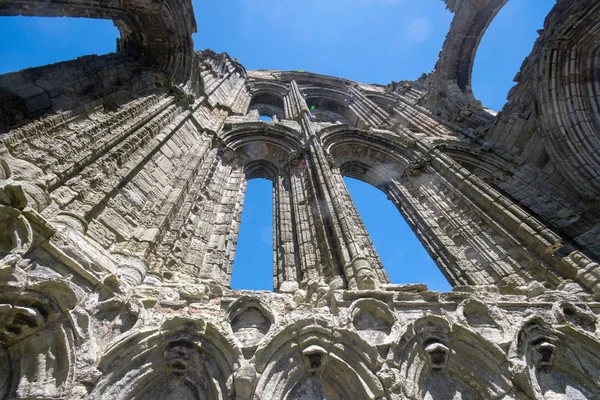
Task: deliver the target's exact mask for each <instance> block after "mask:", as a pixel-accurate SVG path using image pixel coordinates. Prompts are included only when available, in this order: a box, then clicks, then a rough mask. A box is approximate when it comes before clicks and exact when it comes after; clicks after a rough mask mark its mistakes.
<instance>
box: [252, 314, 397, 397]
mask: <svg viewBox="0 0 600 400" xmlns="http://www.w3.org/2000/svg"><path fill="white" fill-rule="evenodd" d="M332 329H333V327H332V326H331V325H330V323H329V321H326V320H321V319H318V318H316V319H315V318H311V319H308V320H300V321H296V322H295V323H294V324H293V325H292V326H288V327H287V328H285V329H283V330H281V331H279V332H277V333H276V334H275V335H274V336H273V337H272V338H271V340H270V341H269V342H268V343H267V344H265V345H263V346H260V347H259V348H258V350H257V351H256V354H255V356H254V358H253V359H252V362H253V363H254V365H256V370H257V372H258V373H259V374H260V379H259V380H258V383H257V385H256V389H255V392H254V398H255V399H257V400H258V399H260V400H266V399H269V400H280V399H281V400H283V399H286V400H287V399H289V400H291V399H296V398H306V399H315V400H316V399H323V398H325V396H326V398H328V399H329V398H331V399H340V400H341V399H357V400H366V399H375V398H380V397H382V396H384V394H385V392H384V389H383V387H382V385H381V382H380V381H379V379H378V378H377V376H376V375H375V373H374V372H373V371H375V370H377V367H378V364H377V357H378V353H377V350H376V349H375V348H374V347H371V346H369V345H367V344H366V342H364V341H363V340H362V339H361V338H360V337H359V336H358V335H357V334H356V333H354V332H351V331H349V330H345V329H336V330H335V332H332ZM303 396H304V397H303Z"/></svg>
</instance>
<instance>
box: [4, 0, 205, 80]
mask: <svg viewBox="0 0 600 400" xmlns="http://www.w3.org/2000/svg"><path fill="white" fill-rule="evenodd" d="M1 5H2V7H0V15H24V16H47V17H56V16H66V17H86V18H98V19H110V20H113V21H115V24H116V25H117V27H118V28H119V31H120V32H121V40H120V42H119V43H120V46H119V47H120V48H121V50H125V49H127V50H128V51H131V52H132V53H133V54H135V55H137V56H140V57H142V58H143V61H144V63H145V64H146V65H147V66H152V67H154V68H155V69H156V70H158V71H168V72H170V73H171V74H172V76H173V80H174V82H176V83H184V82H187V83H188V84H189V85H190V87H189V88H190V89H191V87H192V86H195V85H197V83H193V82H190V81H189V80H190V77H191V75H192V74H194V73H195V72H197V68H196V67H195V66H192V62H193V60H194V59H195V57H196V55H195V54H194V52H193V42H192V33H194V32H196V21H195V18H194V13H193V10H192V4H191V2H182V1H179V0H167V1H165V2H156V3H144V4H139V3H132V2H122V3H119V4H110V5H109V4H103V3H93V4H89V3H81V2H78V1H67V2H64V1H56V0H52V1H29V0H19V1H2V2H1Z"/></svg>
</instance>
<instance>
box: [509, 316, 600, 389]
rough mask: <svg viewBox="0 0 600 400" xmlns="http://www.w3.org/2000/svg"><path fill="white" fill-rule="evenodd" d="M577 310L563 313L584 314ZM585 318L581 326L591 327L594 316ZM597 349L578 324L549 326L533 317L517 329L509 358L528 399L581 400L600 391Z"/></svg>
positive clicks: (593, 322) (593, 341) (593, 337)
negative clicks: (517, 367)
mask: <svg viewBox="0 0 600 400" xmlns="http://www.w3.org/2000/svg"><path fill="white" fill-rule="evenodd" d="M578 308H579V307H574V306H573V305H570V306H569V308H568V311H566V312H567V313H569V314H571V315H577V314H580V315H581V314H586V313H585V312H581V311H576V309H578ZM564 312H565V311H564V310H563V309H561V311H560V314H561V315H563V316H564ZM591 315H593V314H591V313H589V314H587V317H588V318H589V317H590V316H591ZM588 318H584V319H583V322H584V324H589V323H591V324H592V325H595V317H594V319H593V320H589V319H588ZM563 319H564V318H563ZM580 322H582V321H581V320H580ZM598 349H600V343H599V342H598V338H597V337H595V336H593V335H591V334H589V333H587V332H586V331H585V330H584V329H581V326H578V324H576V323H571V322H567V323H563V324H560V325H556V326H554V327H553V326H551V325H549V324H548V323H547V322H546V321H545V320H544V319H543V318H542V317H540V316H534V317H531V318H529V319H528V320H526V321H525V323H524V324H523V326H522V327H521V329H520V331H519V333H518V335H517V337H516V338H515V340H514V342H513V346H512V347H511V352H510V355H511V358H513V359H514V362H515V363H516V364H518V365H519V364H520V365H519V366H520V367H521V370H522V371H523V372H522V375H520V376H519V379H520V383H521V386H522V387H524V388H527V390H528V391H529V393H528V394H529V395H530V396H531V397H536V398H546V399H549V398H551V399H565V400H566V399H577V400H580V399H581V400H583V399H590V398H594V396H595V395H597V394H598V393H599V392H600V381H598V376H599V374H600V351H599V350H598Z"/></svg>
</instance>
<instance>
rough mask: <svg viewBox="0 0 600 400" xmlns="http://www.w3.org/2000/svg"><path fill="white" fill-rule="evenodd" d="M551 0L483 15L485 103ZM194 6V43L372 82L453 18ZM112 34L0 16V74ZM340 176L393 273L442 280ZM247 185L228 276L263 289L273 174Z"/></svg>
mask: <svg viewBox="0 0 600 400" xmlns="http://www.w3.org/2000/svg"><path fill="white" fill-rule="evenodd" d="M555 2H556V1H555V0H509V1H508V4H507V5H506V6H505V7H504V8H503V9H502V11H501V12H500V14H499V15H498V17H497V18H496V20H494V21H493V22H492V24H491V25H490V27H489V29H488V31H487V32H486V34H485V36H484V38H483V40H482V42H481V45H480V47H479V50H478V52H477V56H476V59H475V67H474V70H473V91H474V93H475V96H476V97H477V98H478V99H480V100H481V101H482V103H483V104H484V105H485V106H486V107H489V108H491V109H494V110H500V109H501V108H502V105H503V104H504V103H505V99H506V95H507V93H508V90H509V89H510V87H511V86H512V85H513V84H514V83H513V82H512V80H513V78H514V76H515V75H516V73H517V72H518V70H519V67H520V66H521V63H522V61H523V59H524V58H525V57H526V56H527V54H529V52H530V51H531V47H532V45H533V42H534V41H535V39H536V38H537V36H538V35H537V33H536V31H537V30H538V29H541V28H542V27H543V21H544V17H545V16H546V14H547V13H548V12H549V10H550V9H551V8H552V6H553V5H554V4H555ZM194 10H195V14H196V21H197V24H198V33H197V34H195V35H194V41H195V47H196V48H197V49H204V48H211V49H213V50H215V51H217V52H221V51H226V52H227V53H229V54H230V55H231V56H232V57H237V58H238V59H239V60H240V61H241V62H242V64H243V65H244V66H245V67H246V68H247V69H249V70H251V69H283V70H299V69H303V70H305V71H310V72H316V73H321V74H326V75H334V76H339V77H345V78H348V79H353V80H356V81H360V82H364V83H379V84H387V83H389V82H390V81H392V80H396V81H398V80H403V79H416V78H418V77H419V76H420V75H421V74H422V73H423V72H429V71H431V70H432V69H433V68H434V66H435V62H436V61H437V57H438V54H439V51H440V50H441V47H442V44H443V42H444V37H445V35H446V33H447V31H448V29H449V27H450V22H451V20H452V14H451V13H450V12H449V11H447V10H446V9H445V7H444V3H443V1H442V0H418V1H416V0H304V1H298V0H219V1H199V0H197V1H194ZM117 37H118V31H117V29H116V28H115V27H114V26H113V24H112V22H111V21H99V20H86V19H78V18H25V17H2V22H1V23H0V38H1V39H0V73H5V72H11V71H17V70H20V69H23V68H26V67H32V66H39V65H45V64H48V63H53V62H58V61H64V60H69V59H73V58H76V57H78V56H81V55H87V54H104V53H109V52H112V51H114V49H115V39H116V38H117ZM346 182H347V184H348V186H349V190H350V193H351V194H352V196H353V199H354V200H355V202H356V203H357V207H358V209H359V212H360V213H361V216H362V217H363V219H364V221H365V224H366V226H367V229H368V230H369V232H370V234H371V236H372V237H373V240H374V243H375V247H376V248H377V250H378V252H379V254H380V256H381V258H382V260H383V262H384V265H385V267H386V269H387V270H388V273H389V274H390V277H391V279H392V282H394V283H414V282H425V283H427V284H428V285H429V287H430V288H433V289H437V290H448V288H449V286H448V284H447V283H446V282H445V280H444V278H443V277H442V276H441V273H440V272H439V271H437V269H436V268H435V267H434V266H433V264H432V261H431V260H430V259H429V258H428V257H427V256H426V253H425V251H424V249H422V247H421V246H420V245H418V242H414V240H415V238H414V235H413V236H411V235H412V232H410V229H408V228H407V227H406V225H405V223H404V221H403V220H402V218H401V217H400V215H399V213H398V212H397V211H396V210H395V208H394V207H393V205H392V203H391V202H390V201H388V200H386V198H385V195H384V194H383V193H381V192H379V191H378V190H376V189H373V188H371V187H369V186H368V185H366V184H363V183H362V182H357V181H353V180H349V179H347V180H346ZM248 190H249V192H248V196H247V201H246V204H245V205H244V214H243V217H242V221H243V224H242V231H241V233H240V241H239V242H240V243H239V247H238V257H236V263H235V274H234V279H233V280H232V286H233V287H243V288H247V289H251V288H263V289H272V261H271V259H272V245H271V237H270V236H269V235H270V232H271V231H272V221H271V215H272V214H271V194H270V190H271V189H270V182H268V181H263V180H252V181H251V182H250V183H249V189H248ZM403 224H404V225H403ZM269 229H270V230H269ZM265 232H266V233H265ZM265 238H266V239H265ZM415 274H416V275H415Z"/></svg>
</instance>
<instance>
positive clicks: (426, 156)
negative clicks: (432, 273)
mask: <svg viewBox="0 0 600 400" xmlns="http://www.w3.org/2000/svg"><path fill="white" fill-rule="evenodd" d="M320 137H321V140H322V142H323V146H324V149H325V150H326V152H327V153H328V154H329V155H330V156H331V162H332V167H333V169H334V170H335V171H337V174H339V175H340V176H341V175H346V176H350V177H353V178H356V179H359V180H362V181H364V182H366V183H369V184H371V185H373V186H375V187H377V188H379V189H381V190H382V191H384V192H385V193H386V194H387V195H388V197H389V198H390V199H391V200H392V202H394V204H395V205H396V208H398V210H399V211H400V212H401V213H402V215H403V217H404V218H405V220H406V221H407V222H408V223H409V225H410V226H411V228H412V229H413V231H414V232H415V234H416V235H417V237H418V238H419V240H421V242H422V243H423V245H424V247H425V248H426V249H427V251H428V252H429V253H430V255H431V256H432V258H433V260H434V261H435V262H436V264H437V265H438V266H439V268H440V270H441V271H442V273H443V274H444V275H445V276H446V278H447V279H448V281H449V282H450V283H451V284H452V285H497V286H498V287H499V288H500V289H501V290H509V291H512V290H515V289H516V288H519V287H522V286H526V285H527V284H529V283H530V282H531V281H532V280H538V281H540V282H543V283H544V284H545V285H547V286H548V287H555V285H556V284H557V283H558V281H559V280H558V278H557V277H553V276H552V275H549V274H548V272H547V271H548V269H551V268H550V267H549V266H547V265H544V268H540V266H539V264H538V262H540V261H541V260H540V259H539V258H538V259H537V260H536V262H532V261H533V257H539V256H537V255H536V254H535V253H533V254H532V252H530V250H529V249H527V248H524V247H523V246H522V245H521V244H520V241H519V240H516V238H514V237H512V236H511V235H510V234H508V233H507V232H506V230H505V228H504V227H503V226H502V224H501V221H498V219H497V217H496V216H495V215H492V214H491V213H489V212H488V210H487V209H483V208H481V206H480V205H479V204H478V203H477V201H478V198H477V197H473V192H472V191H467V190H465V188H464V185H463V186H461V185H459V184H458V183H456V182H457V181H458V180H459V178H458V177H457V176H456V174H455V172H454V170H460V167H459V166H458V165H453V164H454V163H453V162H452V161H451V160H450V158H449V157H446V158H444V159H442V158H440V157H444V156H442V155H437V156H435V157H438V158H437V159H436V160H435V161H434V160H433V158H434V156H433V155H432V154H431V153H432V150H431V149H426V148H423V147H421V146H420V145H418V144H417V143H415V142H413V141H411V139H410V138H407V137H402V135H399V134H394V133H391V132H389V133H386V132H385V131H377V132H371V131H370V132H365V131H360V130H348V129H347V128H346V127H330V128H324V129H322V130H321V131H320ZM464 172H467V171H466V170H464ZM467 173H468V172H467ZM461 179H462V180H464V178H461ZM478 183H481V185H485V184H484V183H483V182H480V181H478ZM466 189H471V188H470V187H467V188H466ZM490 191H491V189H490ZM478 193H479V192H475V194H478ZM496 196H498V194H496ZM546 251H547V250H546ZM546 268H547V269H546ZM475 271H476V272H475Z"/></svg>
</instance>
